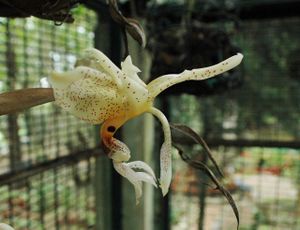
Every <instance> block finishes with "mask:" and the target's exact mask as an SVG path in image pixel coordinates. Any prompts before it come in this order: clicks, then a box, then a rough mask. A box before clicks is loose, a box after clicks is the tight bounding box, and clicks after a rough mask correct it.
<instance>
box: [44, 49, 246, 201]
mask: <svg viewBox="0 0 300 230" xmlns="http://www.w3.org/2000/svg"><path fill="white" fill-rule="evenodd" d="M242 58H243V55H242V54H239V53H238V54H236V55H234V56H232V57H230V58H228V59H226V60H225V61H222V62H220V63H218V64H216V65H213V66H209V67H205V68H199V69H193V70H185V71H184V72H182V73H180V74H169V75H164V76H161V77H159V78H157V79H155V80H153V81H151V82H150V83H149V84H148V85H146V84H145V83H144V82H143V81H142V80H141V79H140V78H139V77H138V75H137V74H138V73H139V72H140V70H139V69H138V68H137V67H136V66H134V65H133V64H132V61H131V57H130V56H128V57H127V58H126V59H125V60H124V62H122V63H121V69H120V68H118V67H117V66H116V65H115V64H114V63H113V62H112V61H110V59H109V58H108V57H106V56H105V55H104V54H103V53H102V52H100V51H99V50H96V49H87V50H86V51H85V52H84V54H83V56H82V58H80V59H78V60H77V63H76V67H75V68H74V69H73V70H71V71H68V72H65V73H53V74H52V76H51V77H50V78H49V81H50V83H51V85H52V87H53V89H54V97H55V101H56V104H57V105H59V106H60V107H62V108H63V109H65V110H67V111H69V112H71V113H72V114H73V115H75V116H76V117H78V118H80V119H82V120H85V121H87V122H89V123H91V124H101V123H102V127H101V131H100V132H101V137H102V142H103V143H104V145H105V147H106V148H107V149H108V150H109V153H108V157H110V158H111V159H112V161H113V166H114V168H115V170H116V171H117V172H118V173H119V174H120V175H122V176H123V177H125V178H127V179H128V180H129V181H130V182H131V183H132V184H133V186H134V189H135V193H136V202H137V203H138V201H139V199H140V198H141V196H142V182H147V183H150V184H152V185H154V186H155V187H156V186H157V185H159V186H160V188H161V190H162V194H163V196H165V195H166V194H167V193H168V190H169V187H170V183H171V178H172V167H171V131H170V126H169V123H168V120H167V118H166V117H165V116H164V114H163V113H162V112H161V111H159V110H158V109H156V108H154V107H153V101H154V99H155V98H156V96H157V95H158V94H160V93H161V92H162V91H164V90H165V89H167V88H169V87H170V86H172V85H174V84H177V83H180V82H183V81H187V80H204V79H208V78H211V77H214V76H216V75H218V74H221V73H223V72H225V71H228V70H230V69H232V68H234V67H235V66H237V65H238V64H240V62H241V60H242ZM146 112H148V113H151V114H153V115H154V116H155V117H156V118H158V120H159V121H160V122H161V124H162V128H163V132H164V143H163V145H162V147H161V150H160V177H159V181H157V179H156V176H155V174H154V172H153V170H152V169H151V167H150V166H149V165H147V164H146V163H145V162H142V161H133V162H129V163H127V161H128V160H129V159H130V150H129V148H128V147H127V146H126V145H125V144H124V143H123V142H121V141H120V140H117V139H116V138H114V134H115V132H116V131H117V130H118V129H119V128H120V127H121V126H122V125H123V124H124V123H125V122H127V121H128V120H129V119H132V118H134V117H136V116H139V115H141V114H143V113H146ZM137 170H139V171H137Z"/></svg>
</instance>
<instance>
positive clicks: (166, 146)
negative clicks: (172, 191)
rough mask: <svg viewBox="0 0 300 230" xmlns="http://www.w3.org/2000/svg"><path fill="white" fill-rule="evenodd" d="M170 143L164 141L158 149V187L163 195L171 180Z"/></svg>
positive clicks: (167, 189)
mask: <svg viewBox="0 0 300 230" xmlns="http://www.w3.org/2000/svg"><path fill="white" fill-rule="evenodd" d="M171 148H172V147H171V144H170V143H167V142H164V143H163V145H162V147H161V150H160V170H161V171H160V180H159V181H160V188H161V190H162V194H163V196H165V195H166V194H167V193H168V191H169V187H170V184H171V180H172V159H171Z"/></svg>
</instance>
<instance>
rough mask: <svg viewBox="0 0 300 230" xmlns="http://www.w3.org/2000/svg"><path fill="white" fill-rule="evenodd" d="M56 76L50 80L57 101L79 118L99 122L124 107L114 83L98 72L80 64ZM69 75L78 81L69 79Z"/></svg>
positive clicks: (122, 109)
mask: <svg viewBox="0 0 300 230" xmlns="http://www.w3.org/2000/svg"><path fill="white" fill-rule="evenodd" d="M55 76H56V75H54V76H52V77H50V78H49V80H50V83H51V84H52V86H53V88H54V97H55V102H56V104H58V105H59V106H61V107H62V108H64V109H65V110H67V111H69V112H71V113H72V114H73V115H75V116H77V117H78V118H80V119H82V120H85V121H87V122H89V123H92V124H99V123H101V122H103V121H105V120H107V119H108V118H110V117H113V116H115V114H121V113H122V112H123V113H124V111H125V110H126V102H125V101H124V99H123V95H120V94H119V91H118V88H117V85H116V84H115V83H114V81H113V80H112V79H111V78H109V77H108V76H107V75H105V74H104V73H102V72H100V71H97V70H95V69H92V68H90V67H84V66H79V67H76V68H75V69H74V70H73V71H69V72H66V73H64V74H62V75H59V77H55ZM72 76H75V78H76V79H77V80H76V81H70V80H69V79H72ZM62 87H64V88H62ZM108 108H110V109H108Z"/></svg>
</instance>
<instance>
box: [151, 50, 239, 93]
mask: <svg viewBox="0 0 300 230" xmlns="http://www.w3.org/2000/svg"><path fill="white" fill-rule="evenodd" d="M242 59H243V55H242V54H240V53H238V54H236V55H234V56H232V57H230V58H228V59H226V60H224V61H222V62H220V63H218V64H216V65H212V66H209V67H204V68H199V69H193V70H185V71H184V72H182V73H180V74H168V75H164V76H161V77H159V78H156V79H155V80H153V81H151V82H150V83H149V84H148V86H147V88H148V90H149V92H150V96H151V97H152V98H155V97H156V96H157V95H158V94H160V93H161V92H162V91H164V90H165V89H167V88H169V87H170V86H172V85H175V84H178V83H180V82H184V81H188V80H205V79H208V78H211V77H214V76H216V75H218V74H221V73H224V72H226V71H228V70H230V69H233V68H234V67H236V66H237V65H239V64H240V63H241V61H242Z"/></svg>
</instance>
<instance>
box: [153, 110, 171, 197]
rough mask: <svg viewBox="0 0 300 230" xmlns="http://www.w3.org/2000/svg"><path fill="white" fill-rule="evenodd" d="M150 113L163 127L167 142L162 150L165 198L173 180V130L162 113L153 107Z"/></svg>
mask: <svg viewBox="0 0 300 230" xmlns="http://www.w3.org/2000/svg"><path fill="white" fill-rule="evenodd" d="M149 112H150V113H152V114H153V115H154V116H155V117H157V118H158V119H159V121H160V122H161V124H162V126H163V132H164V138H165V141H164V143H163V145H162V147H161V150H160V179H159V182H160V187H161V190H162V194H163V196H165V195H166V194H167V193H168V191H169V187H170V184H171V179H172V156H171V150H172V143H171V130H170V125H169V122H168V120H167V118H166V117H165V115H164V114H163V113H162V112H161V111H159V110H158V109H156V108H153V107H152V108H151V109H150V110H149Z"/></svg>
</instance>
